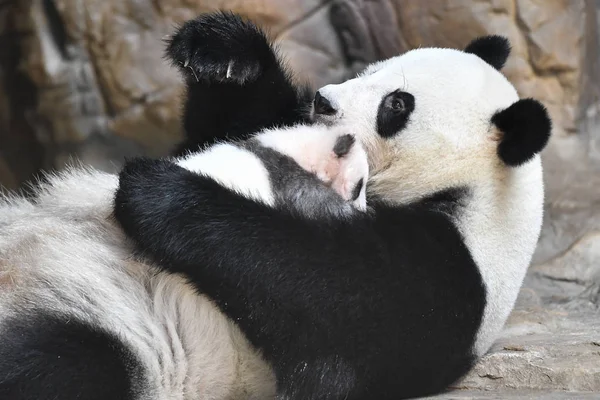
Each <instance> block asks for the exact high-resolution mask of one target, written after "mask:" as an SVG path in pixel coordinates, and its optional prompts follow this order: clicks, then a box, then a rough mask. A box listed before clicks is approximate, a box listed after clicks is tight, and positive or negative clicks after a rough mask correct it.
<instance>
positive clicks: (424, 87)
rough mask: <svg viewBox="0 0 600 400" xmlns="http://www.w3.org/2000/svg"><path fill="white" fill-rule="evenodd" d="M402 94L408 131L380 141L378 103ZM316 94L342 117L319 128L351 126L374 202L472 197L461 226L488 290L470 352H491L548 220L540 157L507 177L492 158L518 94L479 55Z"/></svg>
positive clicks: (402, 60)
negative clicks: (457, 192)
mask: <svg viewBox="0 0 600 400" xmlns="http://www.w3.org/2000/svg"><path fill="white" fill-rule="evenodd" d="M397 89H401V90H404V91H406V92H409V93H411V94H412V95H413V96H414V97H415V109H414V112H413V113H412V115H411V116H410V120H409V122H408V124H407V126H406V127H405V129H404V130H402V132H400V133H399V134H398V135H397V136H395V137H393V138H391V139H383V138H381V137H379V136H378V135H377V134H376V132H375V130H376V125H375V121H376V116H377V109H378V106H379V103H380V100H381V99H382V97H383V96H384V95H386V94H387V93H390V92H392V91H395V90H397ZM319 92H320V93H321V95H323V96H324V97H326V98H327V99H328V100H329V101H330V102H331V104H332V105H333V106H334V108H336V109H337V110H338V113H337V114H336V115H335V116H333V117H328V116H325V117H318V119H319V120H321V121H322V122H324V123H327V124H330V125H334V126H338V127H344V126H347V127H352V128H353V130H354V132H357V136H358V138H359V139H360V141H361V142H362V143H363V145H364V146H365V148H366V150H367V154H368V156H369V163H370V166H371V179H370V181H369V186H368V189H369V190H370V191H372V192H373V193H376V194H377V195H379V196H381V197H384V198H386V199H387V200H389V201H390V202H395V203H397V204H403V203H407V202H410V201H413V200H415V199H418V198H420V197H423V196H426V195H427V194H430V193H432V192H434V191H438V190H441V189H446V188H452V187H460V186H465V187H468V188H470V189H471V190H472V194H473V197H472V199H471V200H470V203H469V204H468V206H467V208H466V212H464V213H463V214H462V215H460V216H459V218H458V220H457V225H458V227H459V229H460V231H461V232H462V234H463V235H464V237H465V240H466V244H467V246H468V248H469V249H470V251H471V253H472V256H473V257H474V259H475V261H476V262H477V264H478V266H479V268H480V272H481V274H482V277H483V280H484V283H485V285H486V289H487V296H488V297H487V305H486V308H485V314H484V316H483V322H482V325H481V327H480V330H479V332H478V337H477V341H476V344H475V349H474V350H475V352H476V354H479V355H480V354H482V353H484V352H486V351H487V349H488V348H489V347H490V345H491V344H492V343H493V341H494V339H495V337H496V335H497V334H498V332H499V331H500V329H501V328H502V326H503V324H504V322H505V321H506V318H507V317H508V315H509V313H510V311H511V310H512V307H513V305H514V302H515V299H516V297H517V294H518V291H519V288H520V286H521V283H522V280H523V277H524V275H525V272H526V270H527V267H528V265H529V263H530V260H531V256H532V254H533V251H534V248H535V245H536V242H537V239H538V236H539V232H540V229H541V221H542V210H543V182H542V168H541V162H540V159H539V157H536V158H535V159H534V160H532V161H531V162H529V163H528V164H526V165H523V166H521V167H518V168H509V167H507V166H506V165H504V164H503V163H502V162H501V161H500V160H499V158H498V156H497V154H496V149H497V145H498V138H499V135H501V132H498V131H497V130H496V129H495V128H494V127H493V126H492V124H491V117H492V115H493V114H494V113H495V112H496V111H499V110H501V109H504V108H506V107H508V106H510V105H511V104H512V103H514V102H515V101H517V100H518V95H517V92H516V90H515V89H514V87H513V86H512V85H511V84H510V83H509V82H508V80H507V79H506V78H505V77H504V76H503V75H502V74H501V73H499V72H498V71H496V70H495V69H493V68H492V67H491V66H489V65H488V64H486V63H485V62H484V61H483V60H481V59H480V58H478V57H477V56H475V55H471V54H466V53H464V52H461V51H457V50H450V49H418V50H413V51H409V52H408V53H406V54H404V55H401V56H398V57H395V58H392V59H389V60H386V61H382V62H379V63H376V64H374V65H372V66H370V67H369V68H367V69H366V70H365V72H364V73H362V74H361V75H360V76H358V77H357V78H355V79H352V80H349V81H347V82H344V83H342V84H339V85H328V86H325V87H324V88H321V89H320V90H319Z"/></svg>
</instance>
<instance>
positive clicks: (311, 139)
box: [177, 125, 369, 218]
mask: <svg viewBox="0 0 600 400" xmlns="http://www.w3.org/2000/svg"><path fill="white" fill-rule="evenodd" d="M253 160H254V161H253ZM256 161H260V163H256ZM246 163H247V164H246ZM177 164H179V165H180V166H181V167H183V168H185V169H187V170H190V171H195V172H199V173H202V174H204V175H208V176H211V177H212V178H213V179H215V180H216V181H217V182H218V183H220V184H222V185H224V186H226V187H231V185H233V186H234V187H235V188H236V189H235V190H236V191H237V192H238V193H240V194H241V195H244V196H247V197H249V198H252V199H255V200H257V201H262V202H265V203H266V204H267V205H269V206H272V207H279V208H287V209H289V210H294V211H295V212H298V215H300V216H303V217H306V218H330V217H344V216H345V215H346V216H348V215H351V214H352V212H353V211H354V210H355V209H358V210H362V211H366V208H367V204H366V182H367V178H368V171H369V165H368V161H367V156H366V154H365V152H364V150H363V148H362V146H361V145H360V144H359V143H356V140H355V138H354V136H353V135H351V134H344V133H336V131H335V130H333V129H329V128H326V127H325V126H319V125H312V126H306V125H298V126H295V127H293V128H287V129H278V130H265V131H263V132H260V133H259V134H258V135H256V136H255V137H253V138H250V139H247V140H245V141H239V140H238V141H232V142H229V143H221V144H217V145H215V146H213V147H211V148H209V149H207V150H206V151H205V152H203V154H200V155H199V154H196V153H190V154H188V155H187V156H186V157H183V158H181V159H180V160H178V161H177ZM252 165H253V166H254V168H249V166H252ZM240 174H242V176H243V177H241V176H240ZM259 182H261V183H260V184H258V183H259ZM257 184H258V185H257Z"/></svg>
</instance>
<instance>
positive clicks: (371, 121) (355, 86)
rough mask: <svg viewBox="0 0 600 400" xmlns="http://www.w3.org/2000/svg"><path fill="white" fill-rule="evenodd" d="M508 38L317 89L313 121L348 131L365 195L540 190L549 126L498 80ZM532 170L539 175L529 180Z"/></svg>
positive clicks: (390, 64) (532, 104) (403, 58)
mask: <svg viewBox="0 0 600 400" xmlns="http://www.w3.org/2000/svg"><path fill="white" fill-rule="evenodd" d="M509 53H510V45H509V43H508V41H507V40H506V39H505V38H502V37H499V36H487V37H482V38H479V39H476V40H474V41H473V42H471V43H470V44H469V45H468V46H467V47H466V48H465V49H464V50H462V51H461V50H455V49H442V48H421V49H417V50H412V51H409V52H407V53H405V54H403V55H400V56H398V57H394V58H391V59H388V60H385V61H381V62H378V63H375V64H372V65H370V66H369V67H367V68H366V70H365V71H363V72H362V73H361V74H359V75H358V76H357V77H356V78H355V79H352V80H349V81H346V82H344V83H342V84H339V85H328V86H325V87H323V88H321V89H320V90H319V91H318V92H317V94H316V97H315V101H314V108H313V116H314V119H315V121H317V122H321V123H325V124H327V125H336V126H337V125H339V126H345V127H347V129H348V131H349V132H353V133H354V134H355V135H356V137H357V138H358V139H359V140H360V141H361V142H362V144H363V145H364V146H365V149H366V150H367V153H368V155H369V163H370V167H371V171H372V178H371V180H370V182H369V191H370V192H372V193H375V194H377V195H380V196H382V197H384V198H386V199H388V200H390V201H393V202H399V203H403V202H408V201H411V200H414V199H417V198H420V197H423V196H426V195H428V194H433V193H435V192H437V191H440V190H444V189H448V188H454V187H474V186H477V185H488V186H489V185H497V186H498V185H502V184H503V182H504V183H506V181H507V179H508V180H510V179H511V178H510V177H511V176H512V175H514V174H515V173H517V172H516V171H523V173H524V174H529V175H532V174H533V175H535V177H532V178H534V179H535V180H537V181H539V184H540V185H541V168H540V166H539V164H540V160H539V156H538V153H539V152H540V151H541V150H542V149H543V148H544V147H545V146H546V144H547V142H548V138H549V136H550V130H551V122H550V119H549V117H548V114H547V112H546V109H545V108H544V106H543V105H542V104H540V103H539V102H538V101H536V100H533V99H522V100H520V99H519V97H518V95H517V92H516V90H515V88H514V87H513V86H512V85H511V84H510V83H509V82H508V80H507V79H506V78H505V77H504V76H503V75H502V73H501V72H500V69H501V68H502V67H503V66H504V64H505V62H506V60H507V58H508V56H509ZM532 169H533V170H536V172H535V173H534V172H532Z"/></svg>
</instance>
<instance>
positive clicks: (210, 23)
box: [166, 12, 277, 84]
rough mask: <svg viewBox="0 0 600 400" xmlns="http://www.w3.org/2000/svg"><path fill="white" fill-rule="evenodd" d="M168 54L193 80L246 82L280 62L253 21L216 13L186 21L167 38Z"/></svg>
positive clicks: (233, 15) (234, 15)
mask: <svg viewBox="0 0 600 400" xmlns="http://www.w3.org/2000/svg"><path fill="white" fill-rule="evenodd" d="M166 54H167V57H168V58H169V59H170V60H171V61H172V62H173V63H174V64H175V65H176V66H177V67H179V68H180V69H181V71H182V73H183V74H184V75H185V76H186V77H187V78H188V79H191V80H195V81H200V80H205V81H209V82H210V81H216V82H233V83H238V84H243V83H246V82H251V81H253V80H256V79H257V78H258V77H259V76H260V75H261V74H262V73H263V72H264V70H265V69H266V68H268V67H269V65H273V63H275V64H276V63H277V59H276V56H275V53H274V51H273V49H272V48H271V45H270V43H269V41H268V39H267V37H266V36H265V34H264V32H263V31H261V30H260V29H259V28H258V27H257V26H256V25H254V24H253V23H251V22H249V21H246V20H244V19H242V18H241V17H240V16H238V15H236V14H233V13H227V12H216V13H210V14H204V15H201V16H200V17H198V18H196V19H193V20H190V21H188V22H186V23H185V24H184V25H183V26H182V27H181V28H179V30H178V31H177V32H176V33H175V35H173V37H172V38H171V39H170V40H169V41H168V46H167V51H166Z"/></svg>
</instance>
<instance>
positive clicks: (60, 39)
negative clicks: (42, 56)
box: [42, 0, 69, 59]
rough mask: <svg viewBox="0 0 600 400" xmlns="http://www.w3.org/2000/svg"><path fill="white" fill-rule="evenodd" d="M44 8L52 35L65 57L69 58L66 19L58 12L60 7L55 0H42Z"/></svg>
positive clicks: (59, 50)
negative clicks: (57, 6)
mask: <svg viewBox="0 0 600 400" xmlns="http://www.w3.org/2000/svg"><path fill="white" fill-rule="evenodd" d="M42 10H43V11H44V16H45V17H46V21H47V22H48V30H49V33H50V37H51V38H52V41H53V42H54V45H55V46H56V49H57V50H58V52H59V53H60V55H61V56H62V58H63V59H68V58H69V55H68V52H67V43H68V37H67V31H66V29H65V24H64V21H63V19H62V17H61V16H60V13H59V12H58V9H57V8H56V4H55V3H54V0H42Z"/></svg>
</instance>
